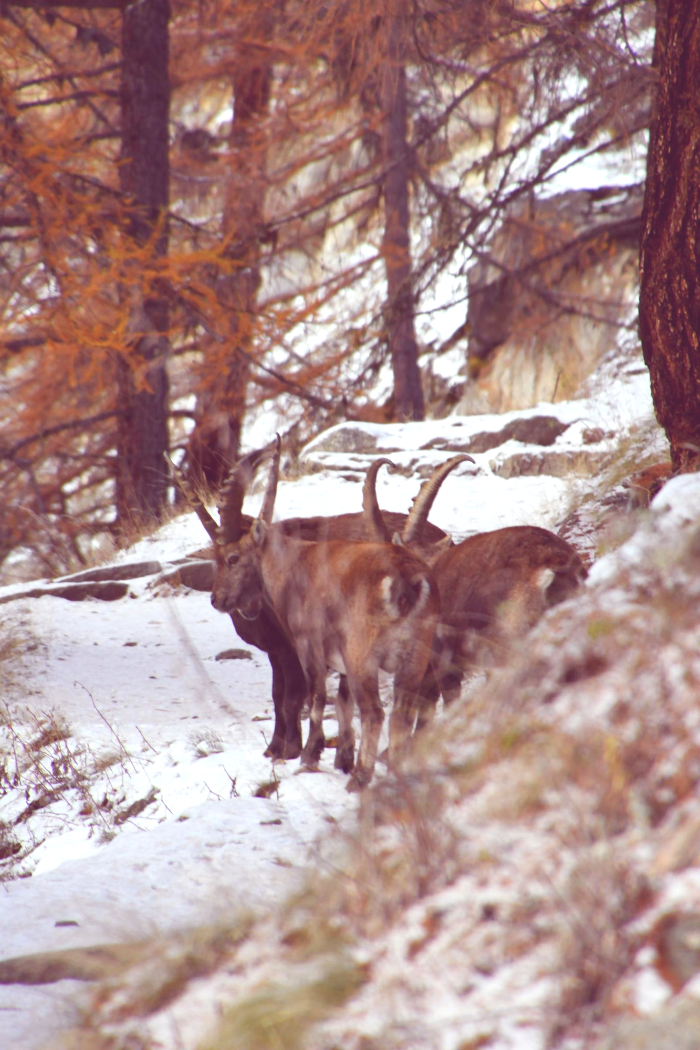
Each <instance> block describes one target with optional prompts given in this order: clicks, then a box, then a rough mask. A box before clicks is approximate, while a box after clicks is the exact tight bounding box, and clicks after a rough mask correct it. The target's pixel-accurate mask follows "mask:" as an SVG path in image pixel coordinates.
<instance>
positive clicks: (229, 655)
mask: <svg viewBox="0 0 700 1050" xmlns="http://www.w3.org/2000/svg"><path fill="white" fill-rule="evenodd" d="M214 659H215V660H252V659H253V654H252V653H251V651H250V649H224V650H223V651H222V652H220V653H217V654H216V656H215V657H214Z"/></svg>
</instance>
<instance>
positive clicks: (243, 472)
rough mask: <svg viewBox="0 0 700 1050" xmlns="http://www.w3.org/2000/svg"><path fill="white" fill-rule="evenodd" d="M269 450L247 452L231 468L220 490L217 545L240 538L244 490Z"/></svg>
mask: <svg viewBox="0 0 700 1050" xmlns="http://www.w3.org/2000/svg"><path fill="white" fill-rule="evenodd" d="M270 452H271V449H270V448H269V447H268V448H261V449H256V450H255V451H253V452H249V453H248V454H247V455H246V456H244V457H243V459H240V460H239V461H238V463H234V465H233V466H232V467H231V469H230V471H229V473H228V477H227V478H226V482H225V484H224V486H223V488H222V489H221V502H220V504H219V517H220V518H221V525H219V527H218V529H217V532H216V542H217V543H224V544H225V543H234V542H235V541H236V540H239V539H240V538H241V531H242V529H241V513H242V510H243V500H244V498H245V494H246V489H247V488H248V485H249V484H250V482H251V481H252V478H253V475H254V474H255V471H256V470H257V469H258V467H259V466H260V464H261V463H262V462H263V460H265V459H267V457H268V456H269V455H270Z"/></svg>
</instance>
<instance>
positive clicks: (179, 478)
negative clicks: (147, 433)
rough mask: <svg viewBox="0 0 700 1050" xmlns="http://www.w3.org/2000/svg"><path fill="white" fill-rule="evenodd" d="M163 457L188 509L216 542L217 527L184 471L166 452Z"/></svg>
mask: <svg viewBox="0 0 700 1050" xmlns="http://www.w3.org/2000/svg"><path fill="white" fill-rule="evenodd" d="M163 456H164V457H165V459H166V461H167V462H168V463H169V464H170V469H171V470H172V472H173V478H174V479H175V481H176V483H177V485H178V486H179V488H180V489H181V490H182V493H183V495H184V497H185V499H186V500H187V502H188V503H189V505H190V507H191V508H192V510H193V511H194V512H195V514H196V515H197V517H198V518H199V520H200V521H201V523H202V525H203V526H204V528H205V529H206V530H207V533H208V534H209V538H210V539H212V540H214V542H216V537H217V532H218V528H219V526H218V525H217V523H216V522H215V521H214V519H213V518H212V516H211V514H210V513H209V511H208V510H207V508H206V507H205V506H204V504H203V503H202V501H201V499H200V498H199V496H198V495H197V493H196V492H195V491H194V489H193V488H192V487H191V485H190V483H189V481H188V480H187V478H186V477H185V474H184V471H182V470H180V468H179V467H176V466H175V464H174V463H173V461H172V459H171V458H170V456H169V455H168V453H167V452H164V453H163Z"/></svg>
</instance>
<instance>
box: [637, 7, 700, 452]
mask: <svg viewBox="0 0 700 1050" xmlns="http://www.w3.org/2000/svg"><path fill="white" fill-rule="evenodd" d="M655 67H656V70H657V73H658V88H657V96H656V101H655V106H654V114H653V120H652V126H651V134H650V139H649V157H648V162H647V180H646V189H645V196H644V209H643V212H642V241H641V257H640V267H641V279H640V301H639V330H640V335H641V340H642V349H643V351H644V359H645V361H646V363H647V365H648V367H649V372H650V375H651V392H652V397H653V399H654V408H655V410H656V416H657V419H658V420H659V423H660V424H661V426H662V427H663V428H664V429H665V431H666V434H667V436H668V439H669V441H670V443H671V459H672V463H673V467H674V469H675V470H681V471H693V470H698V469H700V117H699V116H698V112H699V110H698V104H699V100H700V3H698V2H697V0H695V2H692V3H688V2H687V0H657V29H656V47H655Z"/></svg>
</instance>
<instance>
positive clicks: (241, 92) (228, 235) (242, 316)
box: [189, 6, 272, 489]
mask: <svg viewBox="0 0 700 1050" xmlns="http://www.w3.org/2000/svg"><path fill="white" fill-rule="evenodd" d="M255 18H256V24H255V25H254V28H253V31H252V32H251V36H252V37H253V39H254V38H255V36H258V38H260V39H265V38H266V37H267V36H268V35H269V34H270V32H271V25H270V11H269V10H268V9H267V8H265V7H262V6H261V8H260V10H259V11H258V12H257V14H256V16H255ZM271 76H272V67H271V59H270V54H269V51H267V50H265V49H262V48H261V49H260V50H259V52H256V50H255V49H254V48H253V49H251V51H250V52H249V54H248V56H247V61H241V63H240V64H239V66H238V69H237V71H236V73H235V75H234V78H233V99H234V116H233V122H232V126H231V146H232V149H231V154H232V156H233V157H234V158H235V160H234V164H235V167H232V168H231V170H230V171H229V172H228V175H227V184H226V194H225V202H224V217H223V235H224V238H225V239H226V240H228V242H229V246H228V248H227V251H226V254H227V256H228V257H229V258H230V259H231V260H232V262H233V267H232V270H231V272H230V273H228V274H224V275H221V276H220V277H219V279H218V281H217V289H216V290H217V297H218V299H219V302H220V303H221V304H222V306H224V307H225V310H226V316H227V317H228V319H229V321H228V332H227V338H228V346H229V349H228V360H227V364H226V370H225V372H224V373H223V375H222V374H220V373H213V374H210V375H208V376H207V375H206V366H205V377H204V379H205V388H204V390H203V392H202V394H201V395H200V397H199V399H198V405H197V416H198V419H197V424H196V426H195V430H194V431H193V434H192V437H191V438H190V445H189V474H190V478H191V480H192V481H194V482H195V483H196V482H197V481H198V480H199V479H203V480H204V481H206V482H207V484H208V485H209V486H211V487H212V488H214V489H218V488H219V487H220V486H221V484H222V482H223V481H224V480H225V478H226V475H227V474H228V471H229V469H230V467H231V465H232V464H233V463H234V462H235V461H236V458H237V457H238V452H239V448H240V440H241V429H242V425H243V418H244V416H245V408H246V391H247V385H248V377H249V374H250V356H249V354H250V351H251V349H252V341H253V332H254V323H253V322H254V317H255V301H256V296H257V292H258V288H259V287H260V267H259V236H260V230H261V228H262V223H263V206H264V203H265V190H266V179H265V166H266V154H267V139H266V134H265V129H264V126H263V118H264V117H265V114H266V113H267V109H268V104H269V101H270V85H271Z"/></svg>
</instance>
